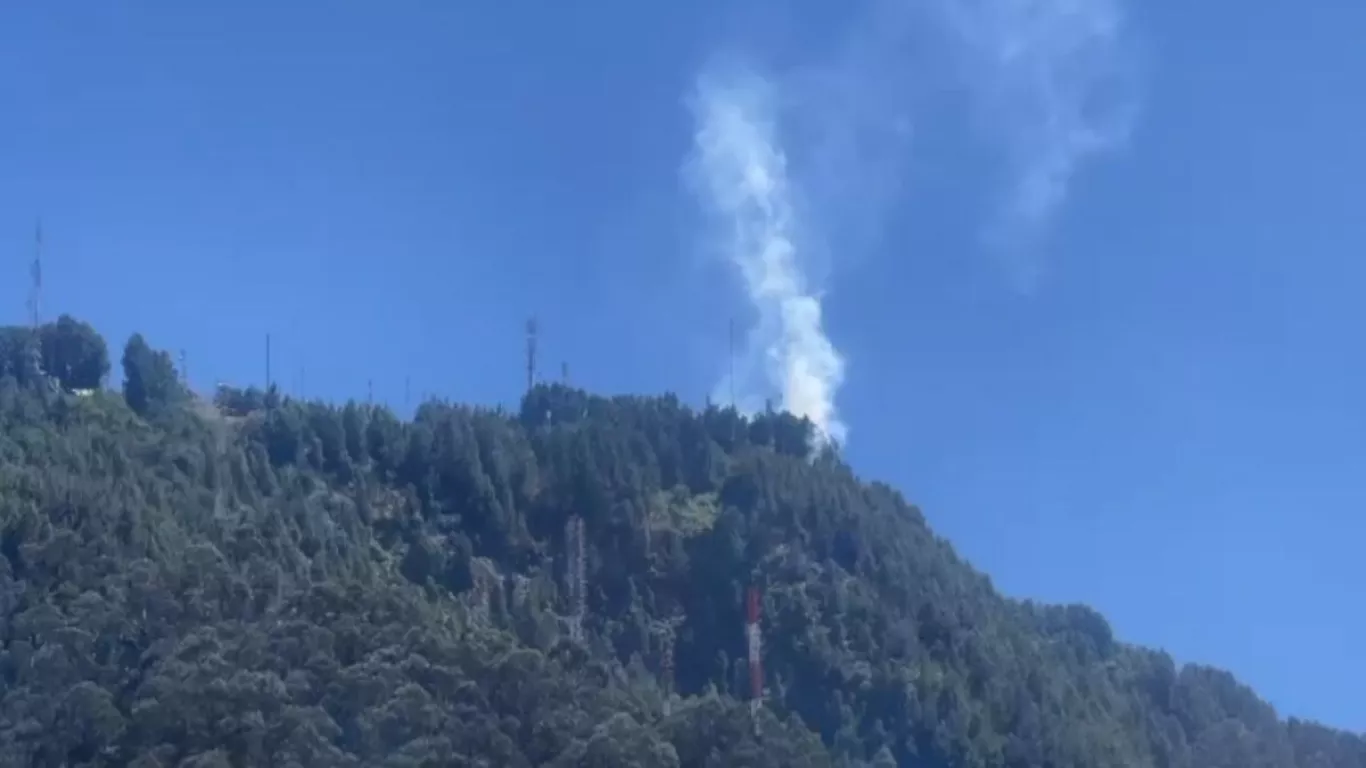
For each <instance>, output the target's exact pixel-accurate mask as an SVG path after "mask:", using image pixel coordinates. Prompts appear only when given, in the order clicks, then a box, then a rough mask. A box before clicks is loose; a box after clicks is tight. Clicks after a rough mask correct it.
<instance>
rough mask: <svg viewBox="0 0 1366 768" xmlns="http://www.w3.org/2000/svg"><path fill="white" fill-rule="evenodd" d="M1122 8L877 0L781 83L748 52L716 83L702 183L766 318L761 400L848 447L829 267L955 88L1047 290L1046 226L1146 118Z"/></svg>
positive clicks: (700, 101)
mask: <svg viewBox="0 0 1366 768" xmlns="http://www.w3.org/2000/svg"><path fill="white" fill-rule="evenodd" d="M1119 2H1120V0H863V2H862V4H861V6H860V7H858V8H857V9H856V10H855V11H854V13H853V15H852V18H851V19H850V20H849V21H848V23H847V26H846V27H845V28H844V29H843V30H841V34H840V35H839V36H838V37H837V38H835V39H833V40H832V41H831V45H830V46H829V48H828V50H827V51H826V53H825V55H819V56H815V57H812V58H811V59H809V60H807V61H806V62H804V63H803V64H802V65H801V66H799V67H796V68H793V69H792V70H790V71H785V72H781V73H779V74H778V75H776V76H765V75H764V74H761V73H759V72H758V71H756V70H754V69H748V68H744V67H738V66H734V62H733V60H731V61H730V62H728V64H729V66H713V67H712V68H711V69H709V70H707V71H706V72H705V73H704V74H703V75H702V76H701V77H700V78H699V80H698V84H697V89H696V92H695V94H694V98H693V99H692V102H691V107H692V111H693V116H694V118H695V120H696V125H697V129H696V133H695V135H694V147H693V150H694V151H693V154H692V157H691V159H690V165H689V169H690V170H691V171H692V172H693V174H692V175H693V180H694V182H695V183H694V189H695V191H696V192H697V193H698V194H699V197H700V198H701V199H702V200H703V202H704V203H705V204H706V205H708V206H709V207H710V208H711V209H712V212H713V213H716V214H718V216H719V218H720V219H721V221H722V222H723V224H724V226H725V231H726V238H725V246H726V252H727V255H728V257H729V259H730V261H731V262H732V263H733V264H734V265H735V266H736V267H737V268H738V269H739V272H740V274H741V276H742V278H743V283H744V287H745V291H746V294H747V296H748V298H749V300H750V302H751V304H752V305H753V306H754V308H755V309H756V310H757V312H758V314H759V319H760V320H759V324H758V326H757V327H756V328H754V329H752V330H751V331H750V333H749V345H748V346H749V349H748V350H746V352H747V354H746V356H745V358H744V359H743V361H742V362H743V364H744V367H745V369H752V368H754V367H762V369H763V373H764V375H765V381H764V382H763V383H762V384H761V385H759V386H757V387H755V386H747V387H745V390H744V394H745V395H747V396H748V397H749V398H752V397H753V394H754V392H755V390H756V389H761V390H762V391H765V392H774V391H775V390H776V392H777V393H779V394H780V395H781V404H782V407H783V408H784V409H786V410H789V411H791V412H793V413H795V414H797V415H799V416H806V417H809V418H810V419H811V421H812V422H813V423H814V424H815V425H816V427H817V428H818V430H819V432H820V435H821V437H822V438H824V439H831V438H833V439H835V440H839V441H843V437H844V435H845V432H846V429H845V426H844V424H843V423H842V422H841V421H840V419H839V417H838V412H837V409H836V404H835V396H836V393H837V392H838V390H839V387H840V385H841V383H842V382H843V380H844V373H845V363H844V358H843V357H842V356H841V355H840V353H839V352H838V350H836V349H835V347H834V346H833V345H832V344H831V342H830V340H829V338H828V337H827V336H826V334H825V332H824V329H823V326H822V313H821V309H822V303H821V299H822V295H823V291H822V288H823V285H824V282H825V279H824V278H825V273H826V272H828V271H830V267H833V266H835V265H836V263H838V262H842V261H845V260H847V259H849V258H850V257H851V256H853V255H855V254H856V253H857V252H858V251H860V250H862V249H864V248H865V247H866V246H868V245H869V244H870V243H871V242H872V240H875V239H876V236H877V234H878V233H877V230H878V228H879V225H880V224H881V221H882V219H883V218H884V217H885V216H884V214H885V213H886V212H887V208H888V207H889V205H890V203H891V202H893V200H894V197H895V193H896V192H897V191H898V189H899V186H900V182H901V179H902V176H903V175H904V162H905V160H906V159H907V149H908V148H909V144H910V138H911V137H912V135H913V133H914V129H915V127H916V125H917V124H923V123H924V122H926V121H928V120H931V119H934V118H935V117H937V116H938V115H939V114H940V113H939V111H937V110H936V108H937V107H939V106H941V104H940V103H938V102H935V101H934V99H935V97H936V95H937V94H942V93H944V92H945V91H946V90H947V91H949V92H957V91H966V93H967V95H968V96H969V105H970V106H971V107H972V111H973V113H975V115H976V116H977V118H978V121H979V124H980V125H981V126H982V127H983V128H984V129H985V131H984V132H985V136H986V137H987V138H989V139H990V140H992V143H994V144H996V145H998V146H999V147H1000V148H1001V150H1002V152H1001V154H1002V157H1003V158H1004V173H1005V175H1006V177H1007V181H1006V183H1005V186H1004V188H1003V189H1001V197H1002V203H1001V208H1000V209H999V211H998V213H997V215H996V216H995V217H994V219H993V220H992V222H991V224H990V225H989V226H988V227H987V234H988V243H989V244H990V245H991V246H993V247H994V248H995V249H996V250H998V251H999V252H1000V253H1001V254H1002V255H1003V256H1006V257H1007V258H1008V263H1007V266H1008V267H1009V272H1010V275H1009V276H1010V278H1011V279H1012V281H1013V282H1014V283H1015V284H1016V286H1017V287H1018V288H1019V289H1021V290H1023V291H1030V290H1032V288H1033V287H1034V284H1035V282H1036V280H1037V277H1038V275H1039V273H1040V272H1041V270H1042V266H1043V264H1042V260H1041V258H1042V257H1041V255H1040V254H1039V252H1038V248H1037V244H1038V242H1039V240H1040V237H1039V236H1040V234H1042V232H1043V231H1044V230H1045V229H1046V227H1047V225H1048V223H1049V221H1050V220H1051V219H1052V217H1053V216H1054V214H1055V213H1056V211H1057V210H1058V208H1059V207H1060V206H1061V205H1062V204H1063V202H1064V201H1065V199H1066V197H1067V194H1068V191H1069V189H1070V187H1071V186H1072V183H1073V177H1074V176H1075V174H1076V172H1077V170H1078V169H1079V168H1080V167H1081V165H1082V164H1083V162H1084V161H1086V160H1087V159H1088V158H1089V157H1090V156H1092V155H1095V154H1097V153H1100V152H1102V151H1104V150H1108V149H1112V148H1114V147H1116V146H1118V145H1120V144H1122V143H1123V142H1124V141H1125V140H1126V138H1127V136H1128V134H1129V130H1130V126H1131V124H1132V122H1133V119H1134V116H1135V112H1136V105H1137V99H1136V96H1135V92H1134V89H1133V88H1132V86H1133V85H1134V78H1133V77H1132V75H1133V74H1134V71H1133V68H1132V66H1131V65H1132V64H1133V57H1132V56H1131V51H1130V50H1129V49H1128V46H1127V41H1126V39H1125V35H1124V34H1123V32H1124V24H1123V19H1122V14H1121V10H1122V9H1121V8H1120V5H1119ZM946 74H947V75H948V78H947V79H948V80H950V81H951V82H946ZM945 86H966V88H946V87H945ZM870 236H871V237H870ZM813 278H814V279H813ZM745 381H746V383H747V384H751V385H753V384H755V382H753V381H752V378H747V379H745ZM727 384H729V385H730V386H731V387H734V386H736V382H734V381H729V382H727ZM723 386H724V385H723Z"/></svg>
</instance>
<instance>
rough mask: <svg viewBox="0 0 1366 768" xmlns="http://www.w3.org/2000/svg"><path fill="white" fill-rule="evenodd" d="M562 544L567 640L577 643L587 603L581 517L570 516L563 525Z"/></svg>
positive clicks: (580, 635)
mask: <svg viewBox="0 0 1366 768" xmlns="http://www.w3.org/2000/svg"><path fill="white" fill-rule="evenodd" d="M564 542H565V581H566V584H565V586H566V591H567V592H568V597H569V638H570V639H571V640H573V641H574V642H576V643H577V642H580V641H582V640H583V616H584V613H585V612H586V611H587V603H588V599H587V597H588V593H587V590H586V589H585V582H586V579H585V571H586V568H585V566H584V563H585V561H586V560H587V557H586V547H585V545H584V535H583V518H582V517H579V516H578V515H572V516H571V517H570V518H569V520H568V522H566V523H565V528H564Z"/></svg>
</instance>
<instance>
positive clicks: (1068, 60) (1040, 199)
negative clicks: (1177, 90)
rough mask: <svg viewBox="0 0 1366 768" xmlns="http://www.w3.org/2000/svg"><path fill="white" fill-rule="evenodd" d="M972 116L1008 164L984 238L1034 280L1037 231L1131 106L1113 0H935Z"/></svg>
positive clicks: (1112, 144) (1124, 133)
mask: <svg viewBox="0 0 1366 768" xmlns="http://www.w3.org/2000/svg"><path fill="white" fill-rule="evenodd" d="M932 7H933V9H934V10H935V11H936V13H937V16H938V17H939V18H940V19H941V20H942V21H943V22H944V27H945V29H946V30H947V31H948V33H949V36H950V43H951V50H953V51H954V53H955V59H956V63H957V65H958V68H959V71H960V72H961V74H962V75H963V76H964V79H965V82H966V84H967V85H968V87H969V89H970V91H971V92H972V95H973V97H974V102H975V105H976V107H977V112H978V116H979V118H980V119H981V122H982V124H983V126H984V127H986V129H987V132H988V134H989V135H990V136H991V137H992V138H993V139H994V140H995V141H997V142H998V143H1000V145H1001V146H1002V148H1003V150H1004V152H1005V156H1006V162H1007V171H1008V173H1009V174H1010V177H1011V179H1010V182H1009V186H1008V188H1007V190H1006V193H1005V195H1004V200H1003V203H1002V207H1001V209H1000V211H999V213H998V215H997V217H996V220H995V221H994V222H993V225H992V226H991V228H990V230H989V240H990V242H991V243H992V244H993V245H994V246H996V247H997V248H998V249H1001V250H1002V251H1003V252H1004V253H1005V254H1006V255H1008V256H1010V257H1011V268H1012V278H1013V279H1014V280H1015V281H1016V283H1017V286H1018V287H1020V288H1021V289H1023V290H1030V289H1032V287H1033V285H1034V283H1035V281H1036V280H1037V277H1038V273H1039V270H1040V269H1041V268H1042V264H1041V262H1040V261H1039V256H1038V254H1037V253H1036V252H1035V251H1034V248H1035V247H1036V244H1037V240H1038V237H1039V235H1040V234H1042V232H1043V230H1044V229H1045V228H1046V227H1047V225H1048V223H1049V221H1050V220H1051V219H1052V217H1053V216H1054V214H1055V213H1056V212H1057V210H1058V208H1059V207H1060V206H1061V205H1062V204H1063V203H1064V201H1065V200H1066V198H1067V195H1068V192H1069V189H1070V187H1071V186H1072V182H1073V177H1074V175H1075V174H1076V172H1077V171H1078V169H1079V168H1080V167H1081V166H1082V164H1083V163H1085V161H1086V160H1087V159H1089V158H1090V157H1091V156H1092V155H1095V154H1098V153H1101V152H1104V151H1107V150H1112V149H1114V148H1116V147H1117V146H1119V145H1122V144H1123V143H1124V142H1125V141H1126V140H1127V139H1128V136H1129V133H1130V130H1131V127H1132V125H1133V122H1134V118H1135V116H1136V114H1137V109H1138V97H1137V93H1136V77H1135V74H1136V73H1135V66H1134V65H1135V57H1134V54H1133V50H1132V49H1131V46H1130V44H1129V41H1128V40H1127V38H1126V36H1125V34H1124V15H1123V8H1122V7H1121V5H1120V3H1119V2H1118V0H933V5H932Z"/></svg>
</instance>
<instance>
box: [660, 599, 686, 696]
mask: <svg viewBox="0 0 1366 768" xmlns="http://www.w3.org/2000/svg"><path fill="white" fill-rule="evenodd" d="M682 621H683V617H681V616H675V617H673V618H672V619H669V620H668V621H666V622H664V623H663V625H662V626H661V627H660V637H659V681H660V687H661V688H662V689H663V690H664V716H665V717H668V716H669V714H670V713H671V712H672V711H673V692H674V644H675V639H676V637H677V627H678V624H679V623H681V622H682Z"/></svg>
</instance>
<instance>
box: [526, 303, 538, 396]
mask: <svg viewBox="0 0 1366 768" xmlns="http://www.w3.org/2000/svg"><path fill="white" fill-rule="evenodd" d="M537 331H538V328H537V324H536V318H535V317H532V318H531V319H530V320H527V321H526V391H528V392H530V391H531V388H532V387H534V386H536V333H537Z"/></svg>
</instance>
